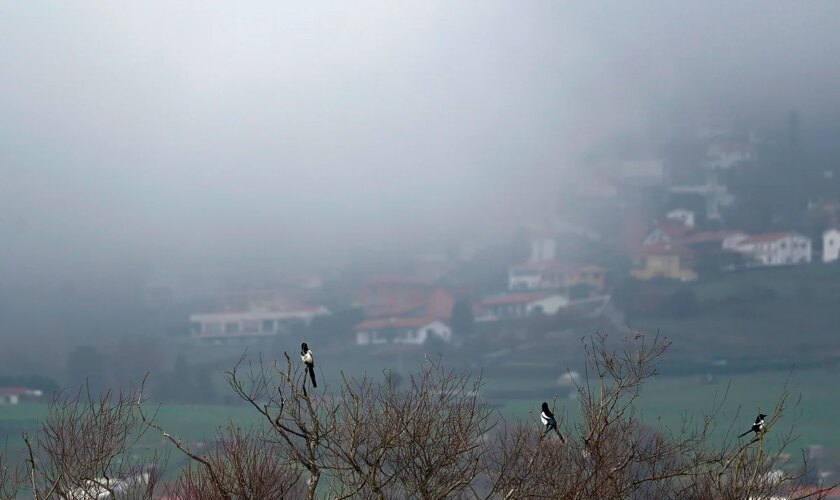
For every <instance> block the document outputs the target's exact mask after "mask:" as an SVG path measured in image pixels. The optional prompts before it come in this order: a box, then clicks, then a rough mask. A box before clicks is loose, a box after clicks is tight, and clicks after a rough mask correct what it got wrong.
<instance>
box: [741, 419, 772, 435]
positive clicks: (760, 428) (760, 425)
mask: <svg viewBox="0 0 840 500" xmlns="http://www.w3.org/2000/svg"><path fill="white" fill-rule="evenodd" d="M766 416H767V415H765V414H763V413H759V414H758V416H757V417H755V423H754V424H752V427H750V430H748V431H747V432H745V433H743V434H741V435H740V436H738V437H739V438H742V437H744V436H746V435H747V434H749V433H750V432H755V435H756V436H758V435H759V434H762V433H764V432H765V431H766V430H767V428H766V427H765V426H764V417H766Z"/></svg>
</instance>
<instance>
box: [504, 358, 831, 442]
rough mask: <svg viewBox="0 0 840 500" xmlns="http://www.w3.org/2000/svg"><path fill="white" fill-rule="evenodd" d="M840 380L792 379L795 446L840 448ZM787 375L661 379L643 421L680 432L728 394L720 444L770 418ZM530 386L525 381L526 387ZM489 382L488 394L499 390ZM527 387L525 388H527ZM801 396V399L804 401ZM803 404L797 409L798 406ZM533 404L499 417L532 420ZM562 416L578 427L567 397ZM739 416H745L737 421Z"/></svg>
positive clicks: (790, 419)
mask: <svg viewBox="0 0 840 500" xmlns="http://www.w3.org/2000/svg"><path fill="white" fill-rule="evenodd" d="M838 374H840V373H838V372H836V371H827V370H809V371H801V372H794V373H793V374H791V379H790V383H789V385H788V388H789V390H790V393H791V395H790V397H789V399H788V409H787V410H786V412H785V415H784V417H783V418H782V420H781V421H780V424H779V425H780V430H781V429H784V430H785V431H787V430H788V429H790V426H791V425H794V426H795V434H796V435H797V436H799V438H798V439H797V440H796V443H795V445H796V446H797V447H804V446H807V445H812V444H821V445H824V446H828V447H835V448H836V447H840V433H837V432H836V430H835V429H836V417H837V415H838V414H840V397H838V393H837V388H836V383H835V379H836V377H837V375H838ZM787 377H788V374H787V373H782V372H770V373H752V374H743V375H733V376H731V377H725V376H720V377H718V378H717V380H716V383H714V384H703V383H701V380H700V377H657V378H655V379H653V380H652V381H651V382H650V383H648V384H647V385H645V386H644V388H643V390H642V393H641V396H640V398H639V399H638V403H639V404H638V410H639V411H640V415H641V418H642V420H643V421H645V422H646V423H647V424H649V425H651V426H653V427H658V428H664V427H667V428H671V429H673V430H678V429H679V427H680V425H681V424H682V421H683V417H684V416H688V417H691V418H693V419H694V420H695V421H697V420H698V419H701V418H702V415H703V414H704V412H705V413H708V412H709V411H710V410H711V408H712V406H713V404H714V403H715V401H716V398H717V400H719V399H720V397H722V396H723V394H724V393H725V392H726V391H727V386H728V387H729V392H728V395H727V399H726V402H725V404H724V405H723V408H722V412H721V414H720V418H719V420H718V422H719V424H720V425H719V426H718V428H717V431H716V432H715V433H713V437H714V438H716V439H721V438H722V437H723V434H724V432H725V431H726V428H727V426H728V425H729V424H730V423H731V422H732V421H733V419H736V418H737V420H738V421H739V422H741V423H742V425H741V427H744V428H748V427H749V424H750V423H752V419H753V418H755V415H756V414H757V413H758V411H759V409H760V410H761V411H762V412H764V413H771V411H772V409H773V407H774V406H775V404H776V401H777V400H778V398H779V396H780V395H781V393H782V392H783V390H784V387H785V381H786V379H787ZM522 384H525V381H524V380H523V381H522ZM494 385H495V384H494V383H493V381H492V380H491V381H488V384H487V388H488V389H490V388H493V387H494ZM523 387H524V385H523ZM561 391H562V392H563V394H565V390H564V389H559V388H552V387H550V386H546V387H545V391H544V392H545V394H546V396H545V398H544V399H546V400H549V401H550V400H551V398H553V397H554V394H556V393H557V392H561ZM800 396H801V399H800ZM797 401H798V406H797V404H796V403H797ZM540 402H541V401H535V400H533V399H527V400H526V399H512V400H508V401H506V402H504V404H503V406H501V407H500V411H501V412H502V414H503V415H505V417H506V418H508V419H516V418H525V419H527V418H529V412H532V413H534V414H536V413H537V412H538V411H539V409H538V408H539V403H540ZM557 410H558V413H562V414H564V415H565V416H566V418H567V420H568V421H569V422H574V421H575V420H576V419H577V417H578V415H579V411H578V405H577V401H576V400H574V399H571V398H568V397H562V395H561V398H559V399H558V405H557ZM739 410H740V415H738V413H739Z"/></svg>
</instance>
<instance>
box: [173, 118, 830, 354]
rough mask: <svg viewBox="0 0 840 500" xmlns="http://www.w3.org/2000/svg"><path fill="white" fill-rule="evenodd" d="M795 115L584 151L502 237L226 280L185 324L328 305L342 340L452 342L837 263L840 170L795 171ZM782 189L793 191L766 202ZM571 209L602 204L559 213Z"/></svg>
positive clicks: (290, 324) (280, 322) (198, 336)
mask: <svg viewBox="0 0 840 500" xmlns="http://www.w3.org/2000/svg"><path fill="white" fill-rule="evenodd" d="M797 126H798V122H797V118H796V117H795V116H792V117H791V120H790V123H789V125H788V128H789V130H788V136H787V137H785V138H784V139H777V140H774V141H769V140H765V139H762V138H760V137H759V136H758V135H757V134H756V133H754V132H752V131H738V130H735V129H734V128H707V129H703V130H699V131H695V133H693V134H692V135H691V136H690V137H688V138H684V139H681V140H675V141H672V142H671V143H669V144H668V145H667V147H666V148H663V149H664V150H663V152H662V153H661V154H660V155H658V156H657V157H655V158H642V159H636V158H632V159H622V160H616V161H607V162H603V163H605V165H598V164H594V165H592V167H591V168H590V169H589V170H587V171H586V172H585V173H583V174H581V175H580V176H579V177H578V178H576V179H575V180H574V181H573V182H572V183H573V185H565V186H561V187H560V188H559V189H558V191H559V192H560V193H561V194H559V197H560V198H561V203H559V204H558V208H557V210H556V211H555V212H553V213H546V214H544V217H542V218H540V219H539V220H523V221H520V223H519V224H517V225H516V226H515V227H511V231H510V235H509V240H508V241H506V242H505V243H504V244H501V245H500V244H498V243H495V246H493V245H491V244H487V245H486V246H484V247H482V243H481V242H475V241H457V242H454V243H452V242H449V243H448V244H447V245H446V248H445V249H437V250H436V249H423V251H418V253H417V254H416V255H413V256H410V257H408V258H405V259H403V260H402V262H401V263H400V264H399V265H392V266H390V268H388V267H387V266H382V267H381V268H376V266H367V267H366V268H365V269H369V270H370V271H369V272H367V274H365V273H364V272H360V271H359V270H358V269H344V270H342V269H330V270H313V271H311V272H309V271H307V272H301V273H300V275H299V276H298V277H297V278H291V279H289V280H287V281H286V282H284V283H282V285H279V286H274V287H272V286H266V287H251V288H247V287H246V288H244V289H240V290H236V291H234V292H226V293H223V294H220V296H219V299H218V301H217V302H216V304H215V305H214V307H212V308H210V309H209V310H203V311H195V312H194V313H193V314H191V315H190V317H189V324H190V327H189V328H190V329H189V335H190V337H191V338H192V339H193V340H194V341H199V342H213V343H224V342H235V341H240V340H248V339H251V340H252V339H259V338H263V337H272V336H276V335H283V334H288V333H289V332H292V331H294V329H295V328H296V327H297V326H296V325H301V324H303V325H309V324H311V323H312V322H313V321H324V318H326V317H329V316H330V315H335V314H338V313H341V314H343V318H344V319H345V323H344V324H345V325H346V329H347V331H346V337H345V338H346V341H347V343H348V344H350V343H352V344H356V345H357V346H362V347H369V348H377V347H384V346H394V345H403V346H410V345H423V344H426V343H427V342H430V341H434V342H441V343H452V342H457V341H458V338H459V336H462V335H464V334H469V333H471V332H472V331H473V330H474V329H475V328H478V327H481V328H483V329H484V330H483V331H485V332H488V331H493V329H494V327H493V325H494V324H499V325H506V326H505V327H504V328H508V329H509V325H510V322H511V321H516V320H528V319H529V318H534V317H545V316H553V315H558V314H563V313H568V312H570V311H573V312H574V313H575V314H578V315H581V316H584V317H601V318H605V317H606V318H608V319H609V321H610V322H611V323H612V324H613V325H615V326H616V328H619V329H620V328H621V326H622V318H623V316H622V311H621V310H620V308H617V307H616V306H615V304H614V301H612V300H611V297H612V295H613V294H614V292H615V290H616V287H617V286H618V284H619V283H623V282H626V280H635V281H638V282H651V283H654V282H659V281H663V280H665V281H675V282H692V281H695V280H703V279H704V278H705V277H707V276H710V275H715V274H720V273H729V272H751V271H755V270H759V269H762V268H771V267H776V266H804V265H837V264H838V257H840V197H838V195H837V193H840V190H838V189H836V186H835V184H836V183H837V182H838V179H840V172H838V171H836V169H832V168H826V169H816V170H815V169H813V168H811V169H809V170H808V171H807V172H803V171H802V170H801V167H799V166H798V163H799V162H800V157H801V153H800V152H799V151H798V137H797V134H798V130H797ZM798 169H800V170H798ZM779 189H781V190H782V191H779ZM779 196H784V197H785V199H787V198H791V199H794V201H795V200H796V199H798V200H799V203H793V202H792V203H787V204H786V203H780V202H779V203H774V202H778V201H779V200H778V199H774V197H776V198H778V197H779ZM788 205H789V206H790V208H786V207H788ZM765 206H773V207H781V208H778V209H775V208H774V210H777V211H775V212H774V211H771V210H764V209H763V207H765ZM574 207H581V209H580V210H578V211H579V212H585V213H589V214H592V213H594V214H598V216H597V217H593V218H591V220H590V221H587V220H585V218H579V220H571V221H570V220H569V218H568V217H561V215H562V214H564V213H568V212H570V211H572V212H574ZM605 214H606V215H605ZM349 310H353V311H355V313H354V314H355V315H354V314H347V313H346V311H349ZM319 318H320V319H319ZM502 328H503V327H502V326H499V328H497V330H500V329H502ZM313 342H316V340H314V339H313Z"/></svg>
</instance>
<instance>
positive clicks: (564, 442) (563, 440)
mask: <svg viewBox="0 0 840 500" xmlns="http://www.w3.org/2000/svg"><path fill="white" fill-rule="evenodd" d="M554 430H555V431H556V432H557V437H559V438H560V442H561V443H563V444H566V440H565V439H564V438H563V434H561V433H560V429H558V428H557V427H555V428H554Z"/></svg>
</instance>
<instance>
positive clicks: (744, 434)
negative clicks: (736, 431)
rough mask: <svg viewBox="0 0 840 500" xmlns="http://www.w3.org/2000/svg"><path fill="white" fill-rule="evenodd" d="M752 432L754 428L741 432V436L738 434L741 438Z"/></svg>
mask: <svg viewBox="0 0 840 500" xmlns="http://www.w3.org/2000/svg"><path fill="white" fill-rule="evenodd" d="M750 432H752V429H750V430H748V431H747V432H745V433H743V434H741V435H740V436H738V437H739V438H742V437H744V436H746V435H747V434H749V433H750Z"/></svg>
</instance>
